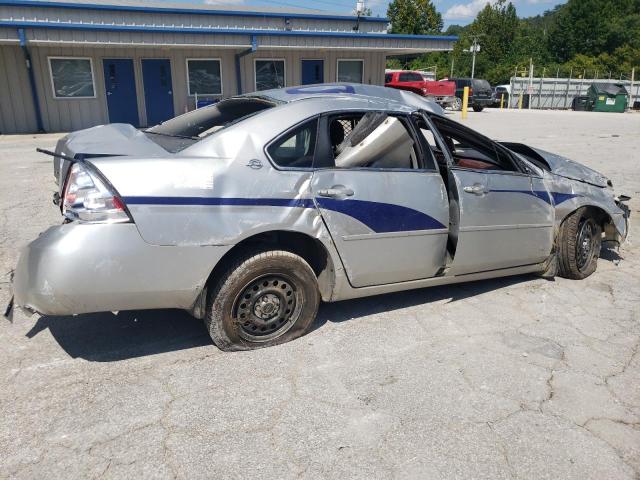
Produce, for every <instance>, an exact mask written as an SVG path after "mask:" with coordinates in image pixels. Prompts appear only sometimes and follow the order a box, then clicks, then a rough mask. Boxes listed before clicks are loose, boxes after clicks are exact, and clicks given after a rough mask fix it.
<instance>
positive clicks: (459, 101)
mask: <svg viewBox="0 0 640 480" xmlns="http://www.w3.org/2000/svg"><path fill="white" fill-rule="evenodd" d="M451 108H453V109H454V110H457V111H460V110H462V99H460V98H459V97H456V98H455V99H454V100H453V103H452V104H451Z"/></svg>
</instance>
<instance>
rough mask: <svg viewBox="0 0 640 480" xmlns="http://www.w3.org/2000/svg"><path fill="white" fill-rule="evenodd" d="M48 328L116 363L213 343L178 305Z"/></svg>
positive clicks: (338, 316) (417, 301)
mask: <svg viewBox="0 0 640 480" xmlns="http://www.w3.org/2000/svg"><path fill="white" fill-rule="evenodd" d="M532 278H535V277H534V276H532V275H523V276H517V277H505V278H499V279H493V280H484V281H481V282H471V283H464V284H455V285H448V286H441V287H431V288H423V289H419V290H410V291H405V292H398V293H390V294H385V295H376V296H374V297H368V298H361V299H355V300H345V301H341V302H336V303H328V304H323V305H321V307H320V311H319V312H318V318H317V320H316V322H315V323H314V326H313V330H316V329H318V328H320V327H321V326H322V325H324V324H325V323H326V322H328V321H329V322H344V321H347V320H350V319H354V318H358V317H363V316H367V315H372V314H376V313H381V312H386V311H391V310H398V309H402V308H407V307H411V306H415V305H421V304H425V303H429V302H434V301H439V300H444V299H448V300H449V302H456V301H459V300H463V299H465V298H469V297H473V296H476V295H481V294H483V293H487V292H490V291H492V290H496V289H499V288H503V287H506V286H509V285H514V284H518V283H521V282H526V281H529V280H531V279H532ZM44 330H49V332H50V333H51V335H52V336H53V338H54V339H55V340H56V341H57V342H58V344H59V345H60V347H62V349H63V350H64V351H65V352H66V353H67V354H68V355H69V356H70V357H72V358H82V359H84V360H88V361H91V362H117V361H121V360H127V359H131V358H138V357H144V356H148V355H156V354H160V353H167V352H173V351H179V350H186V349H190V348H194V347H202V346H206V345H210V346H213V343H212V341H211V338H210V337H209V334H208V332H207V330H206V328H205V326H204V324H203V322H202V320H198V319H196V318H194V317H192V316H191V315H189V314H188V313H187V312H185V311H182V310H143V311H129V312H120V313H119V314H118V315H114V314H112V313H110V312H105V313H92V314H84V315H76V316H67V317H54V316H45V317H40V318H39V319H38V320H37V321H36V323H35V325H34V326H33V328H31V330H30V331H29V332H27V334H26V336H27V337H28V338H33V337H35V336H36V335H38V334H39V333H40V332H42V331H44Z"/></svg>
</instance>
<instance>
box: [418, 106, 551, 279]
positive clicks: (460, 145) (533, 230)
mask: <svg viewBox="0 0 640 480" xmlns="http://www.w3.org/2000/svg"><path fill="white" fill-rule="evenodd" d="M431 119H432V121H433V123H434V124H435V126H436V129H437V131H438V132H439V133H440V136H441V138H442V139H443V141H444V143H445V144H446V146H447V150H448V151H449V153H450V157H451V160H452V165H450V169H449V174H450V175H449V178H450V187H449V188H450V190H453V191H454V192H455V193H454V195H453V199H452V202H453V204H454V206H455V207H457V208H456V210H457V211H458V212H459V219H456V221H455V222H453V223H452V225H451V230H452V234H453V238H454V241H455V254H454V257H453V262H452V264H451V273H453V274H456V275H459V274H466V273H473V272H482V271H489V270H498V269H502V268H509V267H517V266H524V265H531V264H535V263H540V262H543V261H544V260H546V259H547V258H548V257H549V255H550V253H551V249H552V246H553V222H554V207H553V205H552V200H551V198H550V197H549V195H548V193H547V191H546V190H545V188H544V185H543V183H542V181H541V179H539V178H535V176H533V175H531V174H529V173H527V172H524V171H522V170H521V168H520V167H519V164H518V163H517V161H516V160H515V159H514V158H513V156H512V155H511V154H510V153H509V152H508V151H507V150H506V149H504V148H503V147H502V146H500V145H498V144H497V143H496V142H493V141H491V140H489V139H487V138H485V137H483V136H481V135H479V134H477V133H476V132H473V131H472V130H470V129H468V128H465V127H462V126H461V125H459V124H456V123H455V122H452V121H450V120H447V119H444V118H442V117H436V116H432V117H431ZM456 204H457V205H456Z"/></svg>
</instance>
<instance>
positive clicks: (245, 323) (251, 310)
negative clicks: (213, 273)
mask: <svg viewBox="0 0 640 480" xmlns="http://www.w3.org/2000/svg"><path fill="white" fill-rule="evenodd" d="M319 303H320V293H319V291H318V283H317V279H316V275H315V273H314V272H313V270H312V269H311V267H310V266H309V264H308V263H307V262H306V261H305V260H304V259H303V258H302V257H300V256H298V255H296V254H294V253H291V252H287V251H284V250H268V251H257V252H256V251H254V252H250V253H247V254H245V255H243V256H242V257H240V258H239V259H238V260H236V261H235V262H234V263H233V264H232V265H231V266H230V267H229V268H228V269H227V270H226V272H225V273H223V274H222V275H221V276H220V279H219V281H218V282H217V283H216V284H215V285H213V286H212V288H211V290H210V292H209V294H208V298H207V310H206V314H205V318H204V322H205V325H206V327H207V329H208V330H209V335H211V338H212V339H213V342H214V343H215V344H216V346H217V347H218V348H220V349H221V350H224V351H237V350H253V349H256V348H263V347H269V346H272V345H278V344H280V343H285V342H288V341H290V340H293V339H294V338H298V337H300V336H302V335H304V334H305V333H307V332H308V331H309V329H310V328H311V326H312V325H313V321H314V320H315V317H316V314H317V312H318V305H319Z"/></svg>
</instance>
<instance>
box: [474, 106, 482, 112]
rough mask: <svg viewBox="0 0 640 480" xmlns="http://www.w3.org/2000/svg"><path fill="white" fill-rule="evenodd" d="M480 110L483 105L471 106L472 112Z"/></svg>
mask: <svg viewBox="0 0 640 480" xmlns="http://www.w3.org/2000/svg"><path fill="white" fill-rule="evenodd" d="M482 110H484V107H482V106H480V105H474V106H473V111H474V112H481V111H482Z"/></svg>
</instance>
